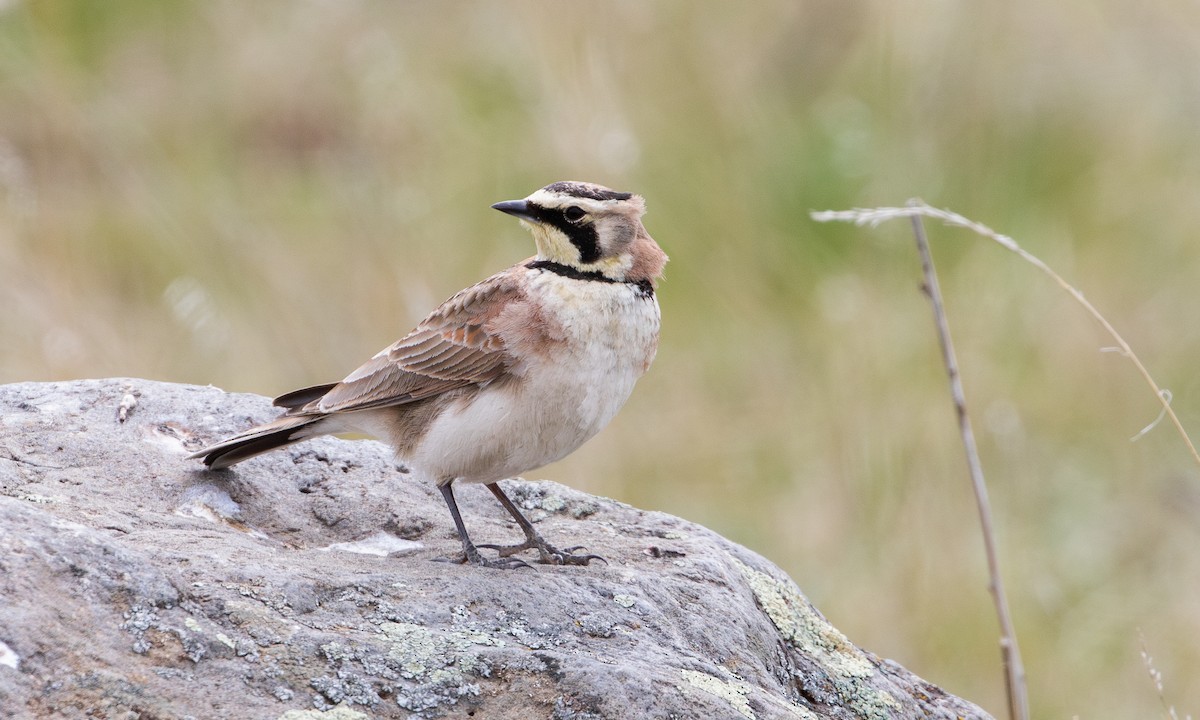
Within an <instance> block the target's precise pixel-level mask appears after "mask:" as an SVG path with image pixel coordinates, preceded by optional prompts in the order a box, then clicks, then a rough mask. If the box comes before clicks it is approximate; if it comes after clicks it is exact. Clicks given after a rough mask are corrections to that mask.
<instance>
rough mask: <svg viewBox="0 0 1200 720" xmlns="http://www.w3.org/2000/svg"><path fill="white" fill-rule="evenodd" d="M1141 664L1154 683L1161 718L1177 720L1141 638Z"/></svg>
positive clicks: (1144, 639) (1189, 719)
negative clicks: (1161, 709) (1161, 712)
mask: <svg viewBox="0 0 1200 720" xmlns="http://www.w3.org/2000/svg"><path fill="white" fill-rule="evenodd" d="M1140 639H1141V643H1142V663H1143V664H1144V665H1145V666H1146V672H1147V673H1148V674H1149V675H1150V681H1151V682H1153V683H1154V689H1155V690H1156V691H1157V692H1158V701H1159V702H1160V703H1162V708H1163V717H1165V718H1167V719H1168V720H1179V713H1177V712H1175V706H1174V705H1172V704H1170V703H1169V702H1167V695H1166V692H1165V691H1164V690H1163V679H1162V673H1161V672H1159V670H1158V668H1156V667H1155V666H1154V658H1152V657H1150V651H1149V650H1147V649H1146V638H1145V637H1142V638H1140ZM1187 720H1192V716H1191V715H1188V716H1187Z"/></svg>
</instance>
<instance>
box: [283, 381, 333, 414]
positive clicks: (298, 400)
mask: <svg viewBox="0 0 1200 720" xmlns="http://www.w3.org/2000/svg"><path fill="white" fill-rule="evenodd" d="M336 385H337V383H328V384H326V385H313V386H312V387H306V388H302V389H300V390H293V391H291V392H290V393H285V394H283V395H280V396H279V397H277V398H275V399H274V400H273V401H272V404H273V405H274V406H275V407H281V408H287V409H288V410H295V409H296V408H300V407H304V406H305V405H307V404H309V403H310V402H312V401H313V400H320V399H321V398H323V397H325V395H326V393H328V392H329V391H330V390H332V389H333V388H334V387H335V386H336Z"/></svg>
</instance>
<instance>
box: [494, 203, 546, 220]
mask: <svg viewBox="0 0 1200 720" xmlns="http://www.w3.org/2000/svg"><path fill="white" fill-rule="evenodd" d="M492 209H493V210H499V211H500V212H502V213H507V214H509V215H512V216H513V217H515V218H520V219H522V220H525V221H526V222H531V223H537V222H541V221H540V220H538V219H537V218H536V217H534V215H533V212H532V210H531V208H530V207H529V203H527V202H525V201H524V200H505V201H504V202H498V203H496V204H495V205H493V206H492Z"/></svg>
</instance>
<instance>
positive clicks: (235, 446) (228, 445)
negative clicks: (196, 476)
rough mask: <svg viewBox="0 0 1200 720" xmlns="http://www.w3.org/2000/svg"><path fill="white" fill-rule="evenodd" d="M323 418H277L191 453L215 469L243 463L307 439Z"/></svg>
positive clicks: (193, 456)
mask: <svg viewBox="0 0 1200 720" xmlns="http://www.w3.org/2000/svg"><path fill="white" fill-rule="evenodd" d="M322 419H323V417H322V416H320V415H309V416H299V417H286V416H285V417H281V418H279V419H278V420H275V421H273V422H269V423H267V424H265V425H260V426H258V427H256V428H251V429H250V430H247V431H246V432H244V433H242V434H240V435H235V436H233V437H231V438H229V439H227V440H222V441H221V442H219V443H217V444H216V445H211V446H209V447H206V448H204V449H203V450H201V451H199V452H196V453H193V454H192V455H189V456H188V457H189V458H203V459H204V464H205V465H207V466H208V467H209V468H211V469H213V470H224V469H225V468H227V467H229V466H231V465H235V464H237V463H240V462H241V461H243V460H247V459H249V458H252V457H254V456H255V455H261V454H263V453H265V452H269V451H271V450H274V449H276V448H281V447H283V446H284V445H291V444H292V443H295V442H300V441H301V440H306V439H308V438H310V437H313V436H314V435H320V434H321V432H320V431H319V430H317V429H316V428H315V427H313V426H314V425H315V424H316V423H318V422H320V421H321V420H322Z"/></svg>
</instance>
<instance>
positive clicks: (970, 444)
mask: <svg viewBox="0 0 1200 720" xmlns="http://www.w3.org/2000/svg"><path fill="white" fill-rule="evenodd" d="M923 217H928V218H934V219H937V220H941V221H942V222H944V223H945V224H947V225H952V226H956V227H962V228H966V229H968V230H971V231H973V232H975V233H976V234H978V235H981V236H983V237H985V238H988V239H990V240H992V241H994V242H996V243H998V244H999V245H1000V246H1001V247H1003V248H1005V249H1006V250H1010V251H1012V252H1014V253H1016V254H1017V255H1019V256H1020V257H1021V258H1022V259H1024V260H1025V261H1026V262H1028V263H1030V264H1031V265H1033V266H1034V267H1036V268H1038V269H1039V270H1041V271H1042V272H1043V273H1045V274H1046V275H1049V276H1050V278H1051V279H1053V280H1054V282H1056V283H1057V284H1058V285H1059V287H1061V288H1063V289H1064V290H1066V291H1067V293H1068V294H1070V295H1071V297H1073V298H1075V300H1076V301H1077V302H1078V303H1079V304H1080V305H1082V306H1083V308H1084V309H1085V310H1087V312H1088V313H1089V314H1090V315H1091V316H1092V317H1093V318H1095V319H1096V321H1097V322H1099V323H1100V325H1101V326H1103V327H1104V329H1105V330H1106V331H1107V332H1108V334H1109V335H1111V336H1112V338H1113V339H1114V340H1115V341H1116V343H1117V346H1118V347H1117V348H1115V350H1117V351H1118V352H1120V353H1121V354H1123V355H1124V356H1125V357H1127V358H1129V360H1130V361H1131V362H1132V363H1133V365H1134V367H1136V368H1137V370H1138V372H1139V373H1140V374H1141V376H1142V378H1143V379H1144V380H1145V381H1146V384H1147V385H1149V386H1150V389H1151V390H1153V391H1154V396H1155V397H1157V398H1158V400H1159V402H1160V403H1161V404H1162V412H1161V413H1160V416H1159V419H1158V420H1155V421H1154V422H1152V423H1150V425H1148V426H1146V427H1145V428H1143V429H1142V431H1141V432H1139V433H1138V434H1137V435H1135V436H1134V438H1133V439H1134V440H1136V439H1137V438H1139V437H1141V436H1142V435H1144V434H1145V433H1147V432H1149V431H1150V430H1151V429H1152V428H1153V427H1154V426H1155V425H1156V424H1157V423H1158V421H1159V420H1161V419H1162V416H1163V415H1165V416H1166V417H1169V418H1170V419H1171V423H1172V424H1173V425H1174V426H1175V429H1176V431H1178V433H1179V436H1180V437H1181V438H1183V441H1184V443H1185V444H1186V445H1187V448H1188V451H1189V452H1190V453H1191V455H1192V459H1193V460H1195V462H1196V464H1197V465H1200V453H1198V452H1197V451H1196V446H1195V444H1193V443H1192V440H1191V438H1190V437H1188V434H1187V431H1186V430H1184V428H1183V424H1182V423H1181V422H1180V420H1179V417H1178V416H1177V415H1176V414H1175V411H1174V410H1173V409H1172V408H1171V393H1170V392H1169V391H1167V390H1164V389H1162V388H1160V387H1159V386H1158V383H1156V382H1155V381H1154V378H1152V377H1151V376H1150V372H1149V371H1148V370H1146V366H1145V365H1143V364H1142V361H1141V360H1140V359H1139V358H1138V356H1137V355H1136V354H1135V353H1134V352H1133V349H1132V348H1131V347H1130V346H1129V343H1127V342H1126V341H1125V339H1124V338H1123V337H1121V335H1120V333H1118V332H1117V331H1116V329H1115V328H1114V327H1113V326H1112V324H1111V323H1109V322H1108V320H1107V319H1105V317H1104V316H1103V315H1101V314H1100V311H1098V310H1097V309H1096V308H1095V306H1093V305H1092V304H1091V303H1090V302H1088V300H1087V298H1085V297H1084V296H1083V293H1082V292H1080V291H1079V290H1078V289H1076V288H1075V287H1074V286H1073V285H1071V284H1070V283H1068V282H1067V281H1066V280H1064V279H1063V278H1062V276H1061V275H1059V274H1058V273H1056V272H1055V271H1054V270H1052V269H1051V268H1050V266H1048V265H1046V263H1044V262H1042V260H1041V259H1040V258H1038V257H1037V256H1035V255H1033V254H1031V253H1029V252H1027V251H1026V250H1025V249H1023V248H1022V247H1021V246H1020V245H1018V244H1017V243H1016V241H1014V240H1013V239H1012V238H1010V237H1008V236H1007V235H1002V234H1000V233H998V232H996V231H994V230H992V229H991V228H989V227H987V226H986V225H983V224H982V223H978V222H975V221H974V220H970V219H968V218H965V217H963V216H962V215H959V214H958V213H954V212H951V211H949V210H939V209H937V208H934V207H930V206H929V205H926V204H925V203H924V202H922V201H920V200H910V201H909V202H908V205H907V207H903V208H898V207H879V208H869V209H861V208H856V209H853V210H827V211H823V212H814V213H812V218H813V219H814V220H816V221H817V222H834V221H841V222H852V223H854V224H855V225H858V226H864V225H869V226H871V227H876V226H878V225H879V224H880V223H883V222H886V221H888V220H896V219H900V218H909V220H910V222H911V223H912V226H913V233H914V234H915V236H916V241H917V249H918V252H919V253H920V255H921V264H922V270H923V272H924V275H925V290H926V292H927V293H928V295H929V298H930V301H931V302H932V304H933V310H934V318H935V321H936V322H937V326H938V338H939V341H940V342H941V346H942V355H943V360H944V361H945V364H946V371H947V373H948V374H949V376H950V386H951V394H952V395H953V398H954V405H955V410H956V411H957V414H958V420H959V429H960V431H961V434H962V440H963V446H964V448H965V449H966V453H967V464H968V466H969V469H970V473H971V480H972V484H973V486H974V489H975V497H976V503H977V506H978V509H979V517H980V525H981V527H982V532H983V537H984V546H985V549H986V553H987V561H988V572H989V575H990V582H991V588H990V589H991V591H992V597H993V600H994V602H995V605H996V614H997V616H998V618H999V622H1000V631H1001V639H1000V644H1001V652H1002V654H1003V659H1004V666H1005V680H1006V685H1007V689H1008V706H1009V707H1008V709H1009V717H1011V718H1013V719H1014V720H1026V719H1027V718H1028V717H1029V708H1028V699H1027V695H1026V690H1025V674H1024V668H1023V667H1022V664H1021V658H1020V652H1019V651H1018V649H1017V644H1016V635H1015V632H1014V630H1013V627H1012V620H1011V616H1010V615H1009V611H1008V603H1007V600H1006V598H1005V594H1004V589H1003V585H1002V584H1001V578H1000V572H999V563H998V560H997V554H996V550H995V537H994V532H993V528H992V520H991V509H990V503H989V502H988V498H987V486H986V484H985V483H984V479H983V470H982V467H981V465H980V463H979V455H978V452H977V449H976V445H975V437H974V433H973V432H972V430H971V423H970V418H969V416H968V415H967V411H966V400H965V397H964V394H963V390H962V382H961V380H960V378H959V372H958V362H957V359H956V358H955V354H954V347H953V345H952V344H951V341H950V330H949V326H948V325H947V323H946V316H945V309H944V306H943V304H942V298H941V291H940V289H939V287H938V284H937V275H936V273H935V272H934V269H933V258H932V256H931V255H930V253H929V246H928V243H927V242H926V239H925V229H924V225H923V223H922V221H921V218H923ZM1142 658H1143V661H1144V662H1145V663H1146V667H1147V669H1148V671H1149V672H1150V677H1151V679H1152V680H1153V681H1154V683H1155V687H1156V688H1157V689H1158V693H1159V698H1160V699H1161V700H1162V702H1163V706H1164V709H1165V711H1166V716H1167V717H1168V718H1169V719H1170V720H1178V716H1177V714H1176V713H1175V708H1174V707H1172V706H1170V705H1169V704H1167V703H1166V700H1165V698H1163V688H1162V676H1161V674H1160V673H1158V671H1157V670H1156V669H1155V668H1154V665H1153V661H1152V660H1151V658H1150V656H1149V654H1148V653H1147V652H1146V650H1145V648H1144V646H1143V649H1142ZM1188 720H1191V719H1190V717H1189V719H1188Z"/></svg>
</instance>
